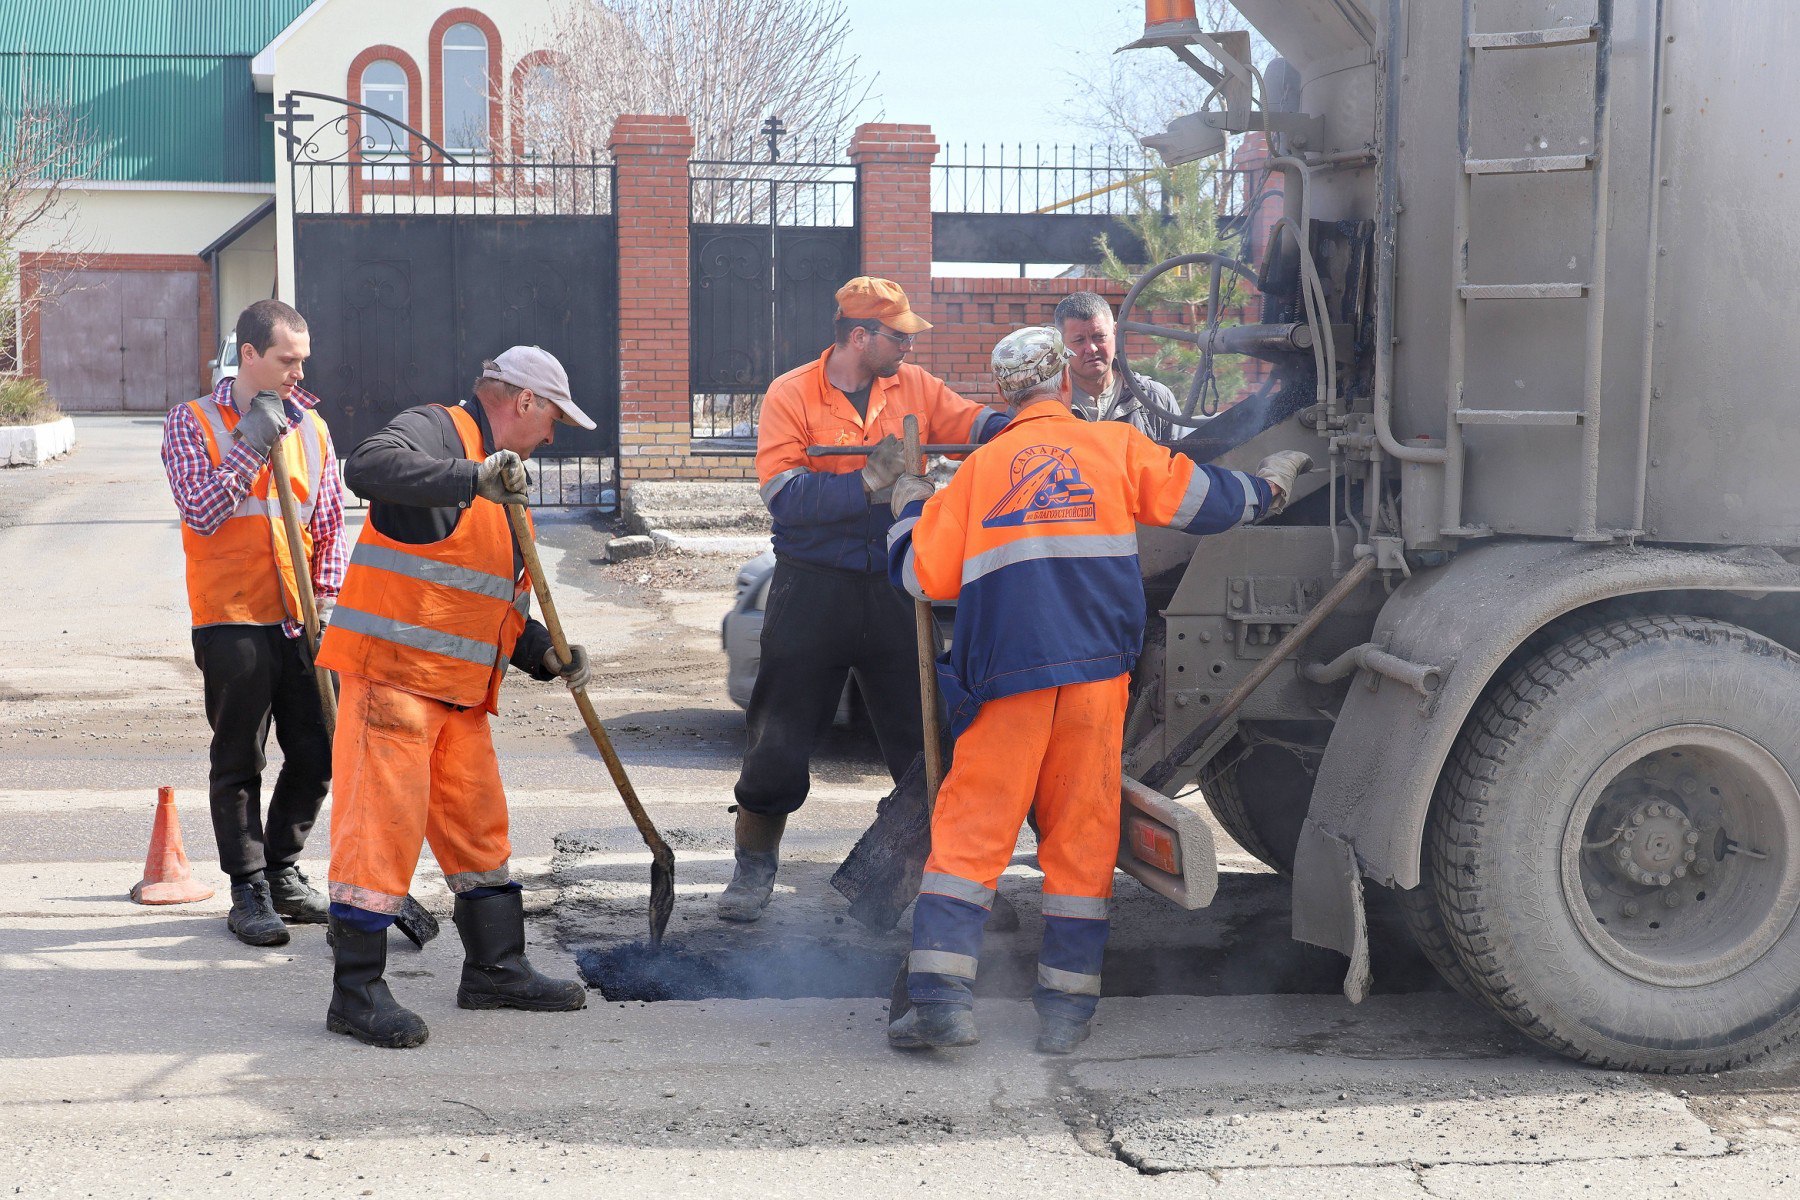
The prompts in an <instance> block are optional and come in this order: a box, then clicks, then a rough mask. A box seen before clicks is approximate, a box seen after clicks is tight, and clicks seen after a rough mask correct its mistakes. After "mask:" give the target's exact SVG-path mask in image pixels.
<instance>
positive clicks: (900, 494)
mask: <svg viewBox="0 0 1800 1200" xmlns="http://www.w3.org/2000/svg"><path fill="white" fill-rule="evenodd" d="M935 491H937V488H936V487H935V486H934V485H933V484H932V482H931V480H929V479H927V478H925V477H924V476H923V475H902V476H901V477H900V482H898V483H896V484H895V485H894V495H893V498H892V499H890V500H889V501H888V508H889V509H890V510H892V512H893V514H894V515H895V516H896V517H897V516H899V515H900V514H901V513H902V512H904V511H905V509H906V506H907V505H909V504H911V503H912V502H913V501H914V500H929V499H931V494H932V493H933V492H935Z"/></svg>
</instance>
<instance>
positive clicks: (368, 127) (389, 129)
mask: <svg viewBox="0 0 1800 1200" xmlns="http://www.w3.org/2000/svg"><path fill="white" fill-rule="evenodd" d="M361 89H362V95H361V96H360V97H359V99H361V101H362V103H363V104H364V105H365V106H366V107H368V108H372V109H374V110H375V111H376V112H378V113H381V114H383V115H385V116H389V117H392V118H393V119H394V121H396V122H398V124H392V123H390V122H387V121H383V120H382V119H381V118H380V117H376V116H372V115H370V114H369V113H364V114H363V115H362V146H361V155H362V158H363V161H364V162H373V163H378V162H382V161H383V160H386V159H393V160H396V161H401V162H403V161H405V159H406V158H407V157H408V155H409V153H410V152H411V149H412V147H411V145H410V139H409V138H408V136H407V132H406V128H405V127H406V126H407V125H410V124H411V123H412V118H413V115H412V113H410V112H409V111H407V109H408V105H407V80H406V71H405V70H404V69H403V68H402V67H401V66H400V64H399V63H397V62H394V61H392V60H391V59H385V58H383V59H377V60H376V61H374V62H372V63H370V64H369V65H368V66H366V67H364V68H363V73H362V81H361ZM369 175H370V178H373V179H397V178H399V176H400V168H399V167H397V166H389V167H384V168H381V169H379V170H371V171H370V172H369Z"/></svg>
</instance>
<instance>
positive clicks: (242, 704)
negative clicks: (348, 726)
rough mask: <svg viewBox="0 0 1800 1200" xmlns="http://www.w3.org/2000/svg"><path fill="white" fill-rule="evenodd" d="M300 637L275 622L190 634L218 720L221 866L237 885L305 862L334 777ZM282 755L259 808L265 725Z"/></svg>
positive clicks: (210, 709) (215, 767) (211, 716)
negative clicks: (308, 837)
mask: <svg viewBox="0 0 1800 1200" xmlns="http://www.w3.org/2000/svg"><path fill="white" fill-rule="evenodd" d="M303 640H304V639H303V638H290V637H287V636H286V635H285V634H283V633H282V632H281V627H280V626H279V625H210V626H207V627H206V628H204V629H196V630H194V665H195V666H197V667H199V668H200V674H201V676H202V678H203V679H204V680H205V683H206V721H207V724H209V725H211V726H212V731H213V737H212V776H211V784H212V787H211V800H212V823H213V836H214V837H215V838H216V839H217V840H218V843H219V869H220V870H222V871H224V872H225V873H226V874H227V875H229V876H231V882H233V883H248V882H252V881H254V880H257V879H260V878H262V874H263V871H264V870H265V869H266V868H273V867H289V866H292V865H294V863H295V862H297V861H299V858H300V851H301V850H302V849H303V848H304V847H305V845H306V835H307V834H308V833H310V832H311V831H312V827H313V822H314V821H316V820H317V819H318V816H319V808H320V806H322V805H323V804H324V803H325V792H326V789H327V788H328V787H329V786H330V783H331V739H330V738H329V737H327V736H326V733H325V715H324V713H323V711H322V710H321V709H320V707H319V692H318V685H317V684H316V683H315V682H314V681H313V671H312V663H311V661H310V659H309V658H308V656H307V654H306V651H305V648H304V647H303V646H302V645H301V643H302V641H303ZM271 719H273V721H274V724H275V740H276V741H277V742H279V743H280V744H281V753H282V755H283V758H284V760H285V761H283V763H282V764H281V773H280V774H279V775H278V776H277V777H276V779H275V787H274V789H273V790H272V791H271V792H270V793H269V810H268V814H267V816H266V818H265V816H264V814H263V808H262V772H263V767H264V766H266V765H267V760H266V759H265V758H264V757H263V747H264V746H265V745H267V744H268V740H269V723H270V721H271Z"/></svg>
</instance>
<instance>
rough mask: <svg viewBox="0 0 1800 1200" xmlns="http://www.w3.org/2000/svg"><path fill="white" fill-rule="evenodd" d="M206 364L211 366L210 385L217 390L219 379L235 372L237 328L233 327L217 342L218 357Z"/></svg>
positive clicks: (236, 365)
mask: <svg viewBox="0 0 1800 1200" xmlns="http://www.w3.org/2000/svg"><path fill="white" fill-rule="evenodd" d="M206 365H207V366H209V367H211V368H212V385H213V391H215V392H216V391H218V390H219V383H220V381H221V380H223V379H224V378H225V377H226V376H227V375H236V374H237V369H238V344H237V330H235V329H234V330H232V331H231V332H230V333H228V334H226V335H225V340H224V341H223V342H220V343H219V357H217V358H215V359H213V360H212V361H211V362H209V363H207V364H206Z"/></svg>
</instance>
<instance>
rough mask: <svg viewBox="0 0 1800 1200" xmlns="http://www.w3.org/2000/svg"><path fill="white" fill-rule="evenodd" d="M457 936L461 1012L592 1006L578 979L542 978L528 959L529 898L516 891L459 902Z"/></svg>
mask: <svg viewBox="0 0 1800 1200" xmlns="http://www.w3.org/2000/svg"><path fill="white" fill-rule="evenodd" d="M454 920H455V921H456V932H458V933H460V934H461V935H462V943H463V969H462V986H461V987H459V988H457V989H456V1003H457V1006H458V1007H460V1008H523V1009H527V1010H529V1011H531V1012H573V1011H574V1010H575V1009H578V1008H586V1007H587V988H586V986H584V985H583V984H582V983H581V982H580V981H579V980H575V979H552V978H550V977H549V976H548V975H541V974H539V973H538V972H537V970H536V969H534V968H533V967H532V965H531V963H530V962H528V961H527V960H526V958H525V897H524V895H523V894H522V893H520V892H519V891H517V890H516V889H514V890H509V891H504V892H500V893H498V894H496V895H491V896H482V897H480V898H479V899H472V898H470V897H468V896H458V897H457V898H456V912H455V914H454Z"/></svg>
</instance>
